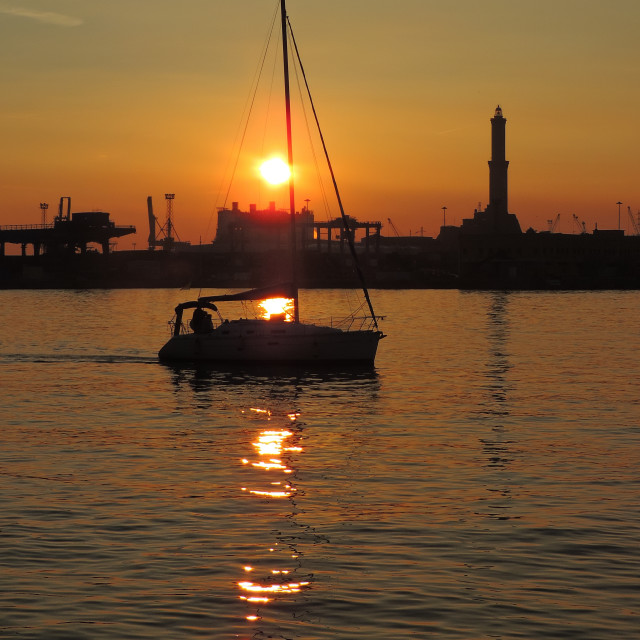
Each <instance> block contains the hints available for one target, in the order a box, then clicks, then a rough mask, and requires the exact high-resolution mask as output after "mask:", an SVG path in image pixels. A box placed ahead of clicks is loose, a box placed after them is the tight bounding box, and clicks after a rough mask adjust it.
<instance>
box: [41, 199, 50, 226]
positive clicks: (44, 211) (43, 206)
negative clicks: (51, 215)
mask: <svg viewBox="0 0 640 640" xmlns="http://www.w3.org/2000/svg"><path fill="white" fill-rule="evenodd" d="M48 208H49V205H48V204H47V203H46V202H41V203H40V209H41V210H42V225H43V226H44V225H46V224H47V209H48Z"/></svg>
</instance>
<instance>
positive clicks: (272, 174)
mask: <svg viewBox="0 0 640 640" xmlns="http://www.w3.org/2000/svg"><path fill="white" fill-rule="evenodd" d="M260 173H261V174H262V177H263V178H264V179H265V180H266V181H267V182H268V183H269V184H282V183H283V182H286V181H287V180H288V179H289V176H290V175H291V171H290V170H289V165H288V164H287V163H286V162H285V161H284V160H282V158H269V160H265V161H264V162H263V163H262V164H261V165H260Z"/></svg>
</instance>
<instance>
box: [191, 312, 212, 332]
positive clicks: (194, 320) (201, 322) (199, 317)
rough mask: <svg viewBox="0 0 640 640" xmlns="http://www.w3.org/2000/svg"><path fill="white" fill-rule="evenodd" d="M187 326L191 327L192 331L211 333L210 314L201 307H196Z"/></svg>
mask: <svg viewBox="0 0 640 640" xmlns="http://www.w3.org/2000/svg"><path fill="white" fill-rule="evenodd" d="M189 326H190V327H191V328H192V329H193V332H194V333H211V332H212V331H213V321H212V320H211V315H210V314H208V313H207V312H206V311H205V310H204V309H203V308H202V307H196V308H195V309H194V310H193V316H192V317H191V322H190V323H189Z"/></svg>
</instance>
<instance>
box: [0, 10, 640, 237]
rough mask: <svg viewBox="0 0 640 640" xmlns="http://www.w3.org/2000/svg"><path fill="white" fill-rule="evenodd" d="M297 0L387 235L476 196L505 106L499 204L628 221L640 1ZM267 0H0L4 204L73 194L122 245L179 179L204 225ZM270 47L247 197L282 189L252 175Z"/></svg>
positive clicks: (329, 114) (535, 217)
mask: <svg viewBox="0 0 640 640" xmlns="http://www.w3.org/2000/svg"><path fill="white" fill-rule="evenodd" d="M287 6H288V10H289V14H290V17H291V21H292V24H293V27H294V30H295V34H296V38H297V40H298V44H299V45H300V48H301V54H302V57H303V62H304V64H305V68H306V71H307V74H308V76H309V79H310V82H311V88H312V91H313V93H314V98H315V100H316V106H317V107H318V110H319V114H320V119H321V123H322V126H323V129H324V134H325V137H326V139H327V142H328V145H329V150H330V153H331V156H332V161H333V163H334V168H335V170H336V173H337V176H338V181H339V184H340V188H341V192H342V197H343V201H344V203H345V206H346V208H347V211H348V213H350V214H351V215H354V216H355V217H357V218H358V219H361V220H381V221H383V222H384V223H385V226H384V227H383V233H384V234H387V235H391V234H392V233H393V232H392V230H391V229H390V227H389V226H388V225H387V224H386V221H387V219H388V218H391V219H392V220H393V222H394V224H395V226H396V227H397V228H398V230H399V232H400V233H401V234H409V233H410V232H411V233H418V232H420V229H421V228H422V229H423V230H424V233H425V234H426V235H437V233H438V229H439V225H440V224H441V223H442V209H441V208H442V206H445V205H446V206H447V222H448V223H458V224H459V223H460V221H461V220H462V218H464V217H470V216H471V215H472V214H473V209H474V208H475V207H476V206H477V205H478V203H479V202H481V203H482V206H483V207H484V206H485V205H486V202H487V199H488V175H489V173H488V171H489V170H488V166H487V161H488V160H489V156H490V123H489V119H490V118H491V116H492V115H493V112H494V109H495V107H496V105H497V104H500V105H501V106H502V108H503V111H504V115H505V117H506V118H507V159H508V160H509V161H510V167H509V204H510V207H509V208H510V210H511V211H512V212H513V213H516V214H517V215H518V217H519V219H520V223H521V226H522V227H523V229H526V228H528V227H529V226H533V227H534V228H536V229H539V230H541V229H546V228H547V220H549V219H551V218H554V217H555V216H556V215H557V214H558V213H560V214H561V220H560V222H559V225H558V228H557V230H558V231H563V232H566V233H569V232H571V230H572V215H573V214H576V215H578V216H579V218H580V219H581V220H584V221H585V222H586V226H587V229H588V230H591V229H592V228H593V226H594V224H595V223H596V222H597V223H598V226H599V227H600V228H616V227H617V224H618V222H617V220H618V208H617V206H616V202H618V201H622V202H623V203H624V204H623V206H622V212H623V218H622V227H623V228H625V229H627V228H628V223H627V213H626V207H627V206H631V207H632V210H633V212H634V213H635V212H637V211H638V209H640V186H639V181H638V176H639V174H640V171H639V170H640V154H638V148H639V147H640V144H639V143H640V127H639V126H638V113H640V109H639V107H640V82H639V80H640V78H639V76H640V65H639V64H638V62H639V61H638V54H637V34H638V33H639V32H640V3H639V2H637V0H609V1H608V2H604V1H602V0H562V1H561V2H558V1H557V0H553V1H551V0H531V1H530V0H517V1H516V0H494V1H492V2H490V3H485V2H478V1H477V0H450V1H449V2H446V3H443V2H441V1H438V2H436V1H435V0H434V1H431V0H395V1H394V2H388V1H387V2H382V1H381V0H323V2H312V1H311V0H288V2H287ZM275 7H276V2H275V0H233V2H229V1H228V0H224V1H223V0H188V1H186V2H184V3H176V2H174V1H170V0H153V1H151V0H127V2H124V1H122V0H110V1H109V2H101V3H90V2H86V0H59V1H57V2H55V3H52V2H51V1H50V0H0V30H1V31H0V32H1V34H2V38H0V55H1V56H2V66H1V69H2V71H1V72H0V96H2V97H1V98H0V113H1V117H0V135H1V139H2V154H1V155H0V163H1V167H0V190H1V195H2V199H1V203H0V224H36V223H38V222H40V220H41V212H40V208H39V204H40V202H48V203H49V205H50V209H49V218H50V219H51V215H52V213H53V211H54V210H55V209H56V207H57V202H58V200H59V198H60V196H71V198H72V205H73V206H72V210H73V211H87V210H94V209H100V210H106V211H109V212H110V213H111V216H112V219H113V220H114V221H115V222H116V223H117V224H123V225H125V224H126V225H128V224H134V225H136V226H137V227H138V233H137V235H136V236H135V237H133V236H130V237H129V238H123V239H121V240H120V241H119V244H118V248H129V247H130V246H131V244H132V243H133V242H135V243H136V244H137V247H138V248H142V247H144V246H146V237H147V233H148V231H147V221H146V198H147V196H148V195H151V196H153V198H154V203H155V208H156V214H157V215H158V217H160V218H162V217H164V213H165V203H164V193H165V192H172V193H175V194H176V196H175V200H174V215H175V224H176V228H177V230H178V233H179V235H180V237H181V239H183V240H190V241H192V242H194V243H197V242H199V241H200V240H202V241H203V242H210V241H211V239H212V238H213V235H214V232H215V222H216V218H215V211H216V207H217V206H220V205H222V204H223V203H224V199H225V195H226V192H227V188H228V186H229V180H228V176H229V171H228V167H229V166H230V162H232V161H233V157H234V156H233V153H234V145H235V141H236V138H237V132H238V130H239V127H240V126H241V113H242V110H243V107H244V105H245V102H246V100H247V96H248V95H249V91H250V86H251V81H252V78H253V76H254V72H255V69H256V67H257V65H258V61H259V57H260V53H261V50H262V48H263V45H264V42H265V38H266V36H267V32H268V27H269V23H270V21H271V18H272V15H273V13H274V9H275ZM273 67H274V59H270V60H269V61H268V62H267V64H266V65H265V73H264V82H263V84H264V87H265V89H264V91H261V92H260V93H259V96H258V99H257V102H256V109H255V113H256V114H257V115H256V116H255V117H254V118H253V119H252V128H251V129H250V130H249V132H248V136H247V141H246V145H245V148H246V154H243V156H241V162H240V163H239V165H238V173H237V176H236V179H235V180H234V182H233V184H232V186H231V190H230V192H229V198H228V204H229V203H230V202H231V201H239V202H240V205H241V207H242V208H248V205H249V203H251V202H256V203H257V204H258V206H265V207H266V206H267V204H268V202H269V201H270V200H276V201H277V204H278V206H279V207H286V206H287V199H286V197H285V196H284V194H282V190H281V189H280V190H277V189H276V190H272V189H270V188H268V187H266V186H265V185H264V184H260V183H259V182H258V178H257V175H256V174H255V161H256V159H257V157H258V156H259V155H260V151H261V147H264V152H265V153H266V151H267V150H268V149H270V148H271V140H272V139H274V137H273V136H272V134H271V133H268V134H266V135H265V133H264V125H265V123H266V122H268V123H269V125H268V126H269V131H271V128H272V127H273V126H274V125H273V124H271V122H272V119H271V117H270V118H267V116H266V112H267V110H268V111H269V114H270V116H273V117H275V115H274V114H276V113H277V112H278V109H279V108H280V107H279V103H277V102H276V100H279V93H280V91H281V80H280V77H279V76H276V77H275V79H274V80H273V83H274V87H275V89H274V94H273V95H274V97H272V98H271V103H270V108H269V109H267V104H268V102H267V101H268V95H269V94H268V87H269V85H270V83H271V78H272V72H273ZM294 85H295V80H294ZM294 92H295V91H294ZM254 121H255V122H257V125H255V127H253V123H254ZM276 125H277V127H278V131H280V124H279V121H277V120H276ZM305 137H306V134H305V135H303V136H302V138H303V139H304V138H305ZM263 140H264V142H263ZM297 140H298V138H297ZM316 152H317V153H320V149H319V148H317V149H316ZM295 154H296V159H297V161H298V162H299V163H300V165H299V166H298V169H297V176H296V190H297V198H298V204H299V206H302V204H303V200H304V199H305V198H310V199H311V208H312V209H314V210H315V211H316V217H317V218H319V219H324V218H325V216H326V215H327V214H326V213H325V211H324V207H323V206H322V201H321V195H320V191H319V187H318V184H317V181H316V179H315V178H314V171H313V168H312V163H311V161H310V159H309V157H308V153H307V150H306V143H297V146H296V148H295ZM325 186H326V187H327V188H328V183H326V185H325ZM337 213H338V212H337V209H335V206H334V205H333V204H332V209H331V211H330V215H337Z"/></svg>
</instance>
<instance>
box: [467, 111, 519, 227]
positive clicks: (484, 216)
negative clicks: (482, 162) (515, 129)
mask: <svg viewBox="0 0 640 640" xmlns="http://www.w3.org/2000/svg"><path fill="white" fill-rule="evenodd" d="M506 125H507V119H506V118H505V117H504V116H503V115H502V109H501V108H500V105H498V107H497V108H496V112H495V114H494V116H493V118H491V160H489V204H488V205H487V207H486V209H485V210H484V211H478V210H477V209H476V210H475V211H474V212H473V218H469V219H465V220H463V221H462V227H461V231H462V233H464V234H467V233H471V234H474V235H477V234H481V235H512V234H520V233H522V229H520V223H519V222H518V218H517V217H516V216H515V214H513V213H509V198H508V189H507V170H508V169H509V161H508V160H507V159H506V158H505V155H506V154H505V129H506Z"/></svg>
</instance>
